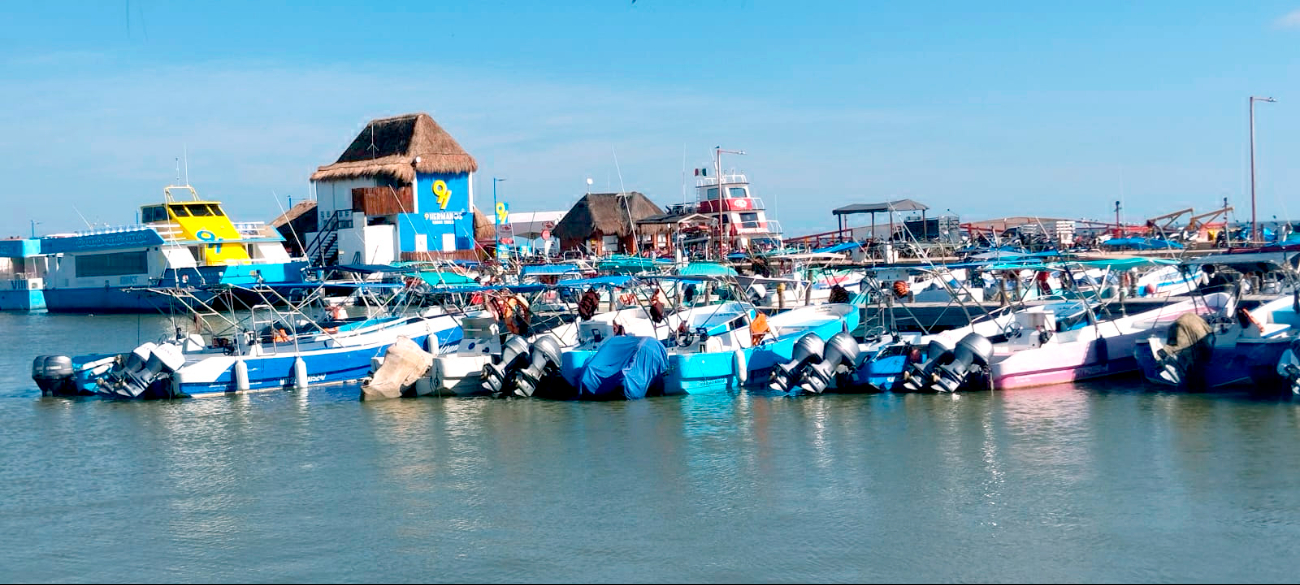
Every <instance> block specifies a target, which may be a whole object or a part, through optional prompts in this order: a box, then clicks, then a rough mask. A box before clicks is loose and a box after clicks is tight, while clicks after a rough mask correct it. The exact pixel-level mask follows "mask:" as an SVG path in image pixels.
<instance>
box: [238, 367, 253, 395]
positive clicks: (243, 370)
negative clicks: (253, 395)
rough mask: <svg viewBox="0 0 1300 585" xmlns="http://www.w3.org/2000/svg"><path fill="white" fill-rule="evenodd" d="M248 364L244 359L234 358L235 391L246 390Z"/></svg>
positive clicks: (247, 385)
mask: <svg viewBox="0 0 1300 585" xmlns="http://www.w3.org/2000/svg"><path fill="white" fill-rule="evenodd" d="M249 388H251V386H249V384H248V364H246V363H244V360H235V390H236V391H237V392H248V390H249Z"/></svg>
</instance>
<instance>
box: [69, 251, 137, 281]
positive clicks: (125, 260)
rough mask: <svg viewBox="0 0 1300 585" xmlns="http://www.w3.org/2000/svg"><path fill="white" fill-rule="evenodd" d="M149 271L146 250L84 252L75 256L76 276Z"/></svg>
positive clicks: (115, 274)
mask: <svg viewBox="0 0 1300 585" xmlns="http://www.w3.org/2000/svg"><path fill="white" fill-rule="evenodd" d="M146 272H149V255H148V252H145V251H143V250H142V251H139V252H118V253H116V254H85V255H81V256H77V278H85V277H96V276H121V275H123V274H144V273H146Z"/></svg>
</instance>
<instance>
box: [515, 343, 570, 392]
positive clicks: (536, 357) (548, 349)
mask: <svg viewBox="0 0 1300 585" xmlns="http://www.w3.org/2000/svg"><path fill="white" fill-rule="evenodd" d="M528 357H529V363H528V367H526V368H524V369H523V370H520V372H519V375H518V376H516V378H515V394H516V395H518V396H523V397H529V396H532V395H533V394H534V393H536V392H537V385H538V384H540V383H541V381H542V379H543V378H545V377H546V374H547V373H548V372H554V371H559V369H560V342H559V340H557V339H555V337H553V336H551V335H543V336H541V337H538V338H537V341H534V342H533V347H532V348H531V349H530V351H529V355H528Z"/></svg>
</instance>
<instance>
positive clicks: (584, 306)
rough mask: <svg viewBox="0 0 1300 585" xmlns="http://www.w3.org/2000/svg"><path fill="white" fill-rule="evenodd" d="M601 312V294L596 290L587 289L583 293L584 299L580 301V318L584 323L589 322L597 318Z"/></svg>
mask: <svg viewBox="0 0 1300 585" xmlns="http://www.w3.org/2000/svg"><path fill="white" fill-rule="evenodd" d="M598 310H600V293H598V292H596V290H595V289H591V288H589V289H587V292H584V293H582V298H581V299H579V300H578V317H579V318H581V319H582V320H583V321H589V320H591V318H592V317H594V316H596V311H598Z"/></svg>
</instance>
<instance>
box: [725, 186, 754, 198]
mask: <svg viewBox="0 0 1300 585" xmlns="http://www.w3.org/2000/svg"><path fill="white" fill-rule="evenodd" d="M727 193H728V194H729V195H727V196H728V197H732V198H736V197H749V195H748V194H746V193H745V188H744V187H727Z"/></svg>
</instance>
